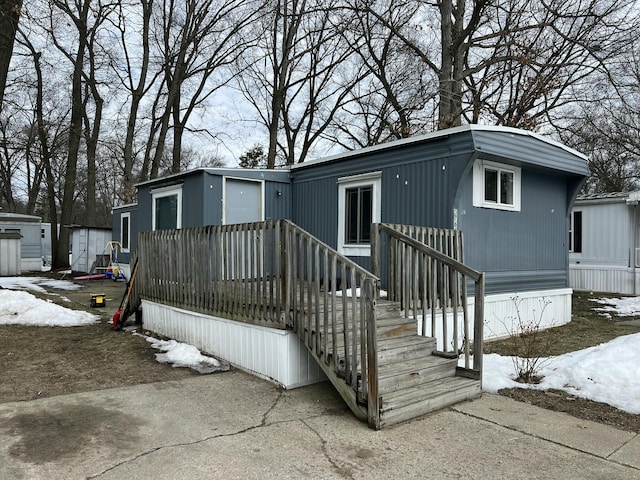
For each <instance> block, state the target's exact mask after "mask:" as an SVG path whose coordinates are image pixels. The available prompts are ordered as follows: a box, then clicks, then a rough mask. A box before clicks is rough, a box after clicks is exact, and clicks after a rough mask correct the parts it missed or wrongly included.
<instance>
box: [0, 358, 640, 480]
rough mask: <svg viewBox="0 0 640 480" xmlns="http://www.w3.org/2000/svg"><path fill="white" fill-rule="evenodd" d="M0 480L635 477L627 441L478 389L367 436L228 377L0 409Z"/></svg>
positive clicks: (638, 450) (637, 463)
mask: <svg viewBox="0 0 640 480" xmlns="http://www.w3.org/2000/svg"><path fill="white" fill-rule="evenodd" d="M132 368H134V367H132ZM0 478H2V479H4V480H13V479H49V480H53V479H65V480H71V479H104V480H106V479H151V478H153V479H218V478H220V479H253V478H255V479H261V480H262V479H269V478H277V479H284V478H314V479H315V478H325V479H394V478H397V479H407V478H421V479H430V478H433V479H463V478H464V479H469V478H471V479H486V478H492V479H549V478H555V479H605V478H606V479H638V478H640V437H639V436H638V435H636V434H633V433H629V432H622V431H619V430H616V429H613V428H610V427H605V426H602V425H600V424H595V423H591V422H587V421H582V420H579V419H576V418H573V417H570V416H567V415H564V414H559V413H554V412H550V411H547V410H543V409H540V408H537V407H533V406H529V405H526V404H522V403H518V402H515V401H513V400H510V399H508V398H505V397H499V396H495V395H486V394H485V395H484V396H483V397H482V398H481V399H479V400H476V401H473V402H468V403H465V404H461V405H459V406H458V407H456V408H454V409H448V410H444V411H441V412H439V413H436V414H432V415H429V416H426V417H423V418H421V419H418V420H414V421H411V422H408V423H405V424H401V425H396V426H393V427H391V428H388V429H385V430H382V431H377V432H376V431H373V430H370V429H369V428H367V426H366V425H365V424H362V423H360V422H358V421H357V420H356V419H355V418H354V417H353V415H352V414H351V413H350V411H349V410H348V409H347V408H346V406H345V404H344V403H343V401H342V400H341V399H340V397H339V396H338V395H337V393H335V391H334V389H333V388H332V387H331V385H330V384H328V383H325V384H318V385H312V386H309V387H305V388H299V389H295V390H290V391H283V390H281V389H279V388H277V387H275V386H274V385H272V384H270V383H268V382H265V381H262V380H260V379H257V378H254V377H252V376H250V375H248V374H245V373H242V372H239V371H231V372H226V373H221V374H214V375H209V376H202V377H197V378H190V379H186V380H181V381H172V382H164V383H154V384H147V385H137V386H134V387H128V388H118V389H111V390H101V391H96V392H87V393H80V394H74V395H66V396H59V397H52V398H46V399H41V400H35V401H30V402H18V403H5V404H1V405H0Z"/></svg>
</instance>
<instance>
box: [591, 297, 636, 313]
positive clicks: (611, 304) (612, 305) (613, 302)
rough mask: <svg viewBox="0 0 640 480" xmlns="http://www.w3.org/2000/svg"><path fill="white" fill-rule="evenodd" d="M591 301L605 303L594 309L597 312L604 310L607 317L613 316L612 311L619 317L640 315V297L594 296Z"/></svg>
mask: <svg viewBox="0 0 640 480" xmlns="http://www.w3.org/2000/svg"><path fill="white" fill-rule="evenodd" d="M591 301H592V302H596V303H599V304H601V305H604V306H603V307H601V308H595V309H594V310H595V311H596V312H603V315H604V316H606V317H611V314H612V313H614V314H616V315H617V316H619V317H632V316H635V315H640V297H624V298H593V299H591Z"/></svg>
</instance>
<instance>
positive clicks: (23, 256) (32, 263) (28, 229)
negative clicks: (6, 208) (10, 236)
mask: <svg viewBox="0 0 640 480" xmlns="http://www.w3.org/2000/svg"><path fill="white" fill-rule="evenodd" d="M41 225H42V221H41V219H40V217H36V216H34V215H23V214H20V213H0V233H14V234H19V235H20V237H21V238H20V270H22V271H27V270H36V271H40V270H42V243H41V235H42V227H41Z"/></svg>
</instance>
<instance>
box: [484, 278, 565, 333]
mask: <svg viewBox="0 0 640 480" xmlns="http://www.w3.org/2000/svg"><path fill="white" fill-rule="evenodd" d="M572 293H573V290H572V289H571V288H561V289H554V290H536V291H533V292H513V293H500V294H494V295H487V296H486V297H485V300H484V338H485V340H488V339H495V338H503V337H507V336H509V335H510V334H512V333H517V332H518V331H519V329H518V323H519V322H522V323H523V324H524V325H531V324H532V323H535V324H537V325H539V327H540V328H541V329H545V328H550V327H558V326H560V325H564V324H566V323H569V322H570V321H571V295H572ZM545 303H547V305H546V307H545ZM516 305H517V307H518V308H517V309H516ZM471 311H472V312H473V309H472V310H471ZM518 312H520V313H519V316H520V318H518Z"/></svg>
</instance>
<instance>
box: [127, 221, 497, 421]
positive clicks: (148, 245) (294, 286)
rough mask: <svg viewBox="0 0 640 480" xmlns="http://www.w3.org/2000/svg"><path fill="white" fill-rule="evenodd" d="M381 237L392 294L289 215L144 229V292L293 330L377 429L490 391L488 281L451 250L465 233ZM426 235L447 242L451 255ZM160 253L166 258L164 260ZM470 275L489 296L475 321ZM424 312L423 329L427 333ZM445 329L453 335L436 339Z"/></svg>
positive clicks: (377, 247)
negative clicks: (484, 383) (385, 295)
mask: <svg viewBox="0 0 640 480" xmlns="http://www.w3.org/2000/svg"><path fill="white" fill-rule="evenodd" d="M407 233H409V234H411V233H412V231H407ZM427 233H428V235H427ZM374 234H375V236H376V238H375V240H374V241H373V242H372V251H373V252H375V255H376V258H378V260H375V261H374V262H373V263H374V271H376V272H380V265H381V261H380V258H383V257H384V258H387V259H388V260H389V259H391V260H389V261H388V268H389V271H388V272H387V278H388V279H389V281H392V282H393V284H394V285H393V288H391V289H390V296H392V297H393V298H390V299H388V300H385V299H380V298H379V286H380V278H379V275H380V274H379V273H378V274H377V275H374V274H373V273H371V272H368V271H367V270H365V269H363V268H362V267H360V266H358V265H357V264H355V263H353V262H352V261H351V260H349V259H348V258H345V257H342V256H340V255H339V254H338V253H337V252H335V251H334V250H333V249H331V248H330V247H329V246H327V245H325V244H323V243H322V242H320V241H318V240H317V239H315V238H314V237H312V236H311V235H309V234H308V233H307V232H305V231H304V230H302V229H300V228H299V227H297V226H296V225H294V224H292V223H291V222H288V221H278V222H261V223H257V224H244V225H232V226H223V227H202V228H197V229H183V230H173V231H164V232H145V233H143V234H142V235H141V238H140V242H139V256H140V261H141V272H140V274H141V275H140V280H141V281H140V282H139V284H138V289H137V291H136V294H137V295H138V296H139V297H140V298H143V299H145V300H149V301H152V302H157V303H162V304H166V305H171V306H174V307H179V308H181V309H187V310H191V311H194V312H200V313H204V314H207V315H214V316H218V317H221V318H228V319H231V320H235V321H238V322H243V323H250V324H254V325H261V326H267V327H270V328H275V329H288V330H293V331H294V332H295V333H296V334H297V335H298V336H299V338H300V339H301V340H302V342H303V343H304V345H306V348H307V349H308V351H309V352H310V354H311V355H312V356H313V358H314V359H315V360H316V361H317V363H318V365H319V366H320V367H321V368H322V370H323V371H324V373H325V374H326V375H327V377H328V378H329V379H330V380H331V382H332V383H333V384H334V386H335V387H336V389H337V390H338V391H339V392H340V394H341V395H342V397H343V398H344V399H345V401H346V402H347V404H348V405H349V406H350V408H351V409H352V411H353V412H354V414H355V415H356V416H357V417H358V418H360V419H361V420H363V421H366V422H368V423H369V425H370V426H371V427H372V428H377V429H379V428H383V427H385V426H388V425H392V424H394V423H398V422H402V421H405V420H407V419H410V418H415V417H417V416H420V415H424V414H426V413H429V412H431V411H434V410H437V409H440V408H443V407H446V406H449V405H452V404H453V403H456V402H459V401H462V400H466V399H469V398H474V397H476V396H478V395H480V391H481V369H482V364H481V360H479V359H478V357H480V359H481V356H476V357H473V358H472V357H471V353H472V352H473V351H474V350H475V351H481V350H482V305H483V302H482V299H483V298H484V292H483V279H482V274H481V273H479V272H475V271H473V270H471V269H469V268H468V267H466V266H465V265H464V264H463V263H461V262H459V261H458V260H456V258H454V257H451V256H449V255H448V254H452V255H454V256H457V255H458V254H457V253H455V252H454V251H453V250H452V249H451V247H455V248H454V250H456V251H457V250H458V246H457V245H458V244H456V243H455V242H458V241H459V242H460V243H461V237H459V232H455V234H454V233H450V232H448V231H447V232H444V234H442V232H441V231H440V230H438V231H431V230H428V231H427V230H424V229H422V230H420V229H418V230H413V235H407V234H406V233H402V232H400V231H399V229H398V228H397V226H396V227H392V226H384V225H379V226H376V228H375V229H374ZM385 236H386V237H387V238H386V240H385V238H384V237H385ZM416 237H418V238H421V239H422V240H424V241H427V242H431V243H434V242H435V243H439V245H440V246H439V248H440V250H445V251H446V252H447V253H448V254H447V253H443V252H442V251H439V250H436V249H434V248H432V247H430V246H429V245H427V244H425V243H422V242H421V241H419V240H417V239H416ZM458 237H459V238H460V239H459V240H457V238H458ZM443 239H445V241H444V242H443ZM383 246H385V248H387V250H386V251H385V253H384V255H383V254H382V253H381V249H382V248H383ZM160 249H161V250H162V251H163V252H165V255H164V257H163V258H164V261H163V262H162V263H160V262H158V261H156V260H157V255H155V252H157V251H159V250H160ZM460 251H461V250H460ZM469 282H473V283H474V284H475V295H476V299H481V300H480V301H475V302H474V308H475V315H474V322H475V323H474V326H473V328H470V320H469V315H468V314H467V309H468V306H467V300H466V299H467V297H466V285H467V283H469ZM418 318H422V322H421V332H422V333H423V334H424V336H422V335H418ZM436 328H437V329H438V331H440V332H443V335H444V338H440V339H436V338H434V337H433V335H432V332H435V331H436ZM472 332H473V333H472ZM472 335H473V338H472ZM458 357H461V358H462V359H463V361H462V363H463V365H462V367H460V366H458Z"/></svg>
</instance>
